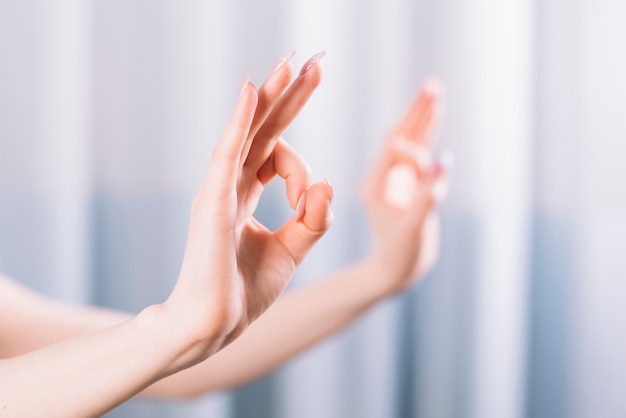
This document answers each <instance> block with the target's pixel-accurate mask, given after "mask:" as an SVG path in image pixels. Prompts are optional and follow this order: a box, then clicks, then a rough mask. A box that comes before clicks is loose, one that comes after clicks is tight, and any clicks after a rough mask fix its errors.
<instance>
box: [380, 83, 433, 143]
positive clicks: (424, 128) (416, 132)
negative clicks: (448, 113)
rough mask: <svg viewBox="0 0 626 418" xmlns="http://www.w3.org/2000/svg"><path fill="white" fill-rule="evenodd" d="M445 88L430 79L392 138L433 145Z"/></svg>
mask: <svg viewBox="0 0 626 418" xmlns="http://www.w3.org/2000/svg"><path fill="white" fill-rule="evenodd" d="M442 92H443V86H442V84H441V83H440V82H439V81H438V80H436V79H428V80H426V82H424V84H423V85H422V88H421V89H420V92H419V94H418V95H417V97H416V98H415V100H414V102H413V103H412V104H411V106H410V107H409V109H408V110H407V112H406V113H405V114H404V116H403V118H402V119H401V120H400V122H399V123H398V124H397V125H396V127H395V128H394V130H393V131H392V134H391V138H392V139H393V138H394V137H395V138H397V137H403V138H406V139H409V140H411V141H414V142H416V143H418V144H420V145H423V146H425V147H427V146H430V145H432V142H433V138H432V137H433V134H434V131H435V128H436V126H437V123H438V122H439V118H440V116H441V110H442V109H441V108H442V103H441V102H442V99H443V94H442Z"/></svg>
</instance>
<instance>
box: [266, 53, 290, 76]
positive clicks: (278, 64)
mask: <svg viewBox="0 0 626 418" xmlns="http://www.w3.org/2000/svg"><path fill="white" fill-rule="evenodd" d="M294 55H296V51H289V52H288V53H287V54H286V55H283V56H282V57H280V58H278V60H277V61H276V62H275V63H274V65H272V70H271V72H272V73H273V72H276V71H278V69H279V68H280V67H282V66H283V64H284V63H286V62H287V61H289V60H290V59H291V58H292V57H293V56H294Z"/></svg>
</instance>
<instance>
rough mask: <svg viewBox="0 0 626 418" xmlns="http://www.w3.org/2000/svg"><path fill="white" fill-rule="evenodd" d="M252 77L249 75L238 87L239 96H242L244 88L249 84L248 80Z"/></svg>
mask: <svg viewBox="0 0 626 418" xmlns="http://www.w3.org/2000/svg"><path fill="white" fill-rule="evenodd" d="M251 77H252V74H251V73H249V74H248V75H247V76H246V78H244V80H243V82H242V83H241V86H239V96H240V97H241V95H242V94H243V92H244V90H245V89H246V87H247V86H248V83H249V82H250V78H251Z"/></svg>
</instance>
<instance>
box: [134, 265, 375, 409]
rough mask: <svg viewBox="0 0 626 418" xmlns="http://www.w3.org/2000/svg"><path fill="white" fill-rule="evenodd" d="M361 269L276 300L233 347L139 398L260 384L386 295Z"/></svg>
mask: <svg viewBox="0 0 626 418" xmlns="http://www.w3.org/2000/svg"><path fill="white" fill-rule="evenodd" d="M381 280H382V278H381V277H380V274H379V272H376V271H375V270H374V269H373V268H372V267H371V266H370V265H367V264H365V263H360V264H356V265H353V266H351V267H348V268H346V269H344V270H342V271H339V272H337V273H335V274H333V275H332V276H330V277H328V278H326V279H324V280H322V281H320V282H319V283H317V284H315V285H313V286H311V287H308V288H305V289H301V290H296V291H292V292H289V293H287V294H285V295H283V297H281V298H280V299H279V300H278V301H277V302H276V303H275V304H274V305H273V306H272V307H271V308H270V309H269V310H268V311H267V312H266V313H265V314H264V315H262V316H261V317H260V318H258V319H257V320H256V321H255V322H254V323H253V324H252V325H251V326H250V328H249V329H248V330H246V332H244V333H243V334H242V335H241V336H240V337H239V338H238V339H237V340H236V341H234V342H233V343H232V344H230V345H229V346H227V347H226V348H224V349H223V350H222V351H220V352H219V353H217V354H215V355H214V356H212V357H211V358H209V359H207V360H205V361H204V362H202V363H200V364H197V365H196V366H194V367H192V368H189V369H187V370H184V371H181V372H180V373H177V374H176V375H172V376H169V377H168V378H166V379H163V380H161V381H159V382H157V383H155V384H154V385H152V386H151V387H150V388H148V389H147V390H146V391H145V392H143V395H146V396H158V397H162V396H165V397H175V398H186V397H192V396H197V395H201V394H204V393H207V392H210V391H214V390H223V389H229V388H232V387H236V386H239V385H241V384H245V383H247V382H250V381H252V380H254V379H256V378H259V377H261V376H263V375H265V374H267V373H269V372H271V371H273V370H274V369H275V368H276V367H278V366H280V365H282V364H284V363H285V362H286V361H288V360H290V359H291V358H293V357H294V356H296V355H297V354H299V353H301V352H303V351H304V350H306V349H307V348H309V347H311V346H313V345H314V344H316V343H318V342H320V341H321V340H323V339H324V338H326V337H329V336H331V335H333V334H335V333H337V332H339V331H341V330H342V329H344V328H345V327H346V326H348V325H349V324H351V323H352V322H353V321H354V320H355V319H357V318H358V317H359V316H361V315H362V314H363V313H364V312H365V311H366V310H367V309H369V308H370V307H372V306H373V305H374V304H376V303H377V302H378V301H380V300H381V299H382V298H383V297H384V296H385V294H386V293H384V291H383V287H382V286H379V285H378V283H380V281H381Z"/></svg>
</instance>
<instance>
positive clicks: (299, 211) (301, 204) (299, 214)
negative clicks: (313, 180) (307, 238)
mask: <svg viewBox="0 0 626 418" xmlns="http://www.w3.org/2000/svg"><path fill="white" fill-rule="evenodd" d="M305 206H306V189H305V190H304V191H303V192H302V194H301V195H300V199H298V204H297V205H296V214H295V220H296V222H300V221H301V220H302V218H304V212H305Z"/></svg>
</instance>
